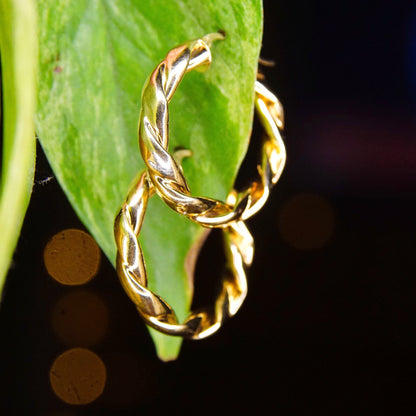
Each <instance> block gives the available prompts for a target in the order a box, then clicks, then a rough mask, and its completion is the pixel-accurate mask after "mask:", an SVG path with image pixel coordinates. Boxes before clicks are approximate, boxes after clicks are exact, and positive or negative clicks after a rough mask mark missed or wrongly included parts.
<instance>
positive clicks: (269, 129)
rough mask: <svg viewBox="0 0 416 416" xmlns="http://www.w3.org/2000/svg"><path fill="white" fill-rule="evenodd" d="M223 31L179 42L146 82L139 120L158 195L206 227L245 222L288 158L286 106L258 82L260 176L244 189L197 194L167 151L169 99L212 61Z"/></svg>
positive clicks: (141, 140)
mask: <svg viewBox="0 0 416 416" xmlns="http://www.w3.org/2000/svg"><path fill="white" fill-rule="evenodd" d="M218 38H222V35H220V34H217V33H216V34H210V35H207V36H205V37H204V38H202V39H199V40H196V41H192V42H189V43H187V44H184V45H182V46H179V47H177V48H175V49H173V50H172V51H170V52H169V53H168V55H167V56H166V58H165V59H164V60H163V61H162V62H161V63H160V64H159V65H158V66H157V67H156V69H155V70H154V71H153V73H152V74H151V76H150V77H149V79H148V80H147V82H146V84H145V86H144V87H143V92H142V109H141V112H140V119H139V143H140V150H141V153H142V157H143V160H144V161H145V163H146V165H147V168H148V172H149V178H150V179H151V181H152V183H153V185H154V186H155V190H156V192H157V193H158V195H159V196H160V197H161V198H162V199H163V200H164V201H165V203H166V204H167V205H168V206H169V207H171V208H172V209H174V210H175V211H176V212H178V213H180V214H182V215H185V216H187V217H188V218H190V219H191V220H193V221H195V222H196V223H198V224H200V225H202V226H204V227H210V228H213V227H225V226H227V225H228V224H230V223H231V222H232V221H235V220H246V219H248V218H250V217H251V216H252V215H254V214H255V213H257V212H258V211H259V210H260V209H261V208H262V207H263V205H264V204H265V202H266V200H267V198H268V196H269V194H270V189H271V187H272V186H273V185H275V184H276V182H277V181H278V179H279V178H280V175H281V173H282V170H283V167H284V165H285V161H286V150H285V146H284V143H283V140H282V137H281V135H280V129H283V107H282V105H281V103H280V102H279V100H278V99H277V98H276V97H275V96H274V95H273V93H271V92H270V91H269V90H268V89H267V88H266V87H264V86H263V85H262V84H260V83H259V82H256V84H255V93H256V99H255V104H256V111H257V113H258V115H259V117H260V121H261V123H262V124H263V126H264V128H265V132H266V138H265V140H264V142H263V146H262V161H261V165H259V166H258V172H259V177H258V178H257V180H256V181H254V182H253V183H252V184H251V185H250V186H249V187H248V188H247V189H246V190H244V191H243V192H237V191H236V190H233V191H231V193H230V195H229V196H228V198H227V201H226V202H225V203H224V202H221V201H218V200H215V199H211V198H205V197H193V196H192V195H191V192H190V190H189V186H188V183H187V181H186V179H185V177H184V175H183V173H182V169H181V168H180V166H178V164H177V162H176V161H175V159H174V157H173V156H172V155H171V154H170V153H169V152H168V150H167V149H168V142H169V129H168V122H169V110H168V103H169V101H170V100H171V99H172V96H173V94H174V92H175V91H176V88H177V87H178V85H179V84H180V82H181V80H182V78H183V77H184V75H185V73H186V72H188V71H190V70H192V69H196V68H198V67H200V68H203V69H206V68H207V67H208V66H209V65H210V63H211V52H210V47H209V45H210V43H211V42H212V41H213V40H215V39H218Z"/></svg>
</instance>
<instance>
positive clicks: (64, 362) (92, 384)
mask: <svg viewBox="0 0 416 416" xmlns="http://www.w3.org/2000/svg"><path fill="white" fill-rule="evenodd" d="M106 378H107V371H106V367H105V365H104V363H103V362H102V360H101V359H100V357H98V355H97V354H95V353H93V352H92V351H90V350H88V349H85V348H73V349H71V350H67V351H65V352H64V353H62V354H61V355H59V356H58V357H57V358H56V360H55V361H54V363H53V364H52V367H51V369H50V370H49V380H50V383H51V386H52V390H53V391H54V393H55V394H56V395H57V396H58V397H59V398H60V399H61V400H62V401H64V402H65V403H68V404H77V405H82V404H88V403H91V402H93V401H94V400H96V399H97V398H98V397H99V396H100V395H101V394H102V392H103V390H104V387H105V383H106Z"/></svg>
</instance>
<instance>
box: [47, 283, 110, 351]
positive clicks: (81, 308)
mask: <svg viewBox="0 0 416 416" xmlns="http://www.w3.org/2000/svg"><path fill="white" fill-rule="evenodd" d="M51 319H52V327H53V329H54V331H55V333H56V334H57V335H58V337H59V338H60V339H61V341H63V342H64V343H65V344H66V345H68V346H71V347H73V346H82V347H90V346H92V345H95V344H97V343H98V342H100V341H101V340H102V339H103V338H104V336H105V335H106V333H107V329H108V322H109V311H108V307H107V305H106V304H105V303H104V302H103V300H102V299H101V298H100V296H98V295H97V294H96V293H94V292H91V291H87V290H79V291H76V292H73V293H69V294H67V295H65V296H63V297H61V298H60V299H59V300H58V302H57V303H56V304H55V306H54V308H53V311H52V317H51Z"/></svg>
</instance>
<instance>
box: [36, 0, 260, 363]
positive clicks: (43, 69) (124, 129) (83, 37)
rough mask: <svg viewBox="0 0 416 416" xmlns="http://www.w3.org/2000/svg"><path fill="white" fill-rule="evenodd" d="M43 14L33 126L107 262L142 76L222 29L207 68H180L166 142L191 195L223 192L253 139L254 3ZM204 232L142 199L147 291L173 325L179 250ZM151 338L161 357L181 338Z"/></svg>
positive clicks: (133, 167)
mask: <svg viewBox="0 0 416 416" xmlns="http://www.w3.org/2000/svg"><path fill="white" fill-rule="evenodd" d="M39 15H40V27H41V28H42V29H41V32H40V88H39V110H38V113H37V132H38V134H39V137H40V140H41V143H42V146H43V148H44V150H45V152H46V155H47V157H48V159H49V161H50V163H51V165H52V168H53V170H54V172H55V174H56V176H57V178H58V180H59V182H60V184H61V186H62V187H63V189H64V191H65V192H66V194H67V196H68V198H69V200H70V202H71V203H72V205H73V207H74V208H75V210H76V212H77V213H78V215H79V217H80V218H81V219H82V221H83V222H84V223H85V224H86V226H87V227H88V229H89V230H90V232H91V233H92V235H93V236H94V237H95V239H96V240H97V242H98V243H99V244H100V246H101V247H102V249H103V250H104V252H105V253H106V255H107V256H108V258H109V259H110V261H111V262H113V264H114V261H115V256H116V251H115V244H114V241H113V220H114V216H115V214H116V212H117V210H118V208H119V206H120V204H121V202H122V201H123V199H124V198H125V196H126V193H127V190H128V187H129V184H130V182H131V181H132V179H133V178H134V177H135V176H136V174H137V172H138V171H139V170H140V169H142V168H143V167H144V163H143V161H142V160H141V156H140V152H139V149H138V143H137V131H136V130H137V122H138V116H139V110H140V96H141V89H142V87H143V84H144V82H145V79H146V78H147V77H148V76H149V75H150V73H151V72H152V70H153V69H154V68H155V67H156V65H157V64H158V63H159V62H160V61H161V60H162V59H163V58H164V57H165V56H166V54H167V53H168V51H169V50H170V49H172V48H173V47H175V46H177V45H178V44H181V43H183V42H185V41H188V40H191V39H196V38H199V37H201V36H203V35H205V34H207V33H210V32H216V31H218V30H219V29H222V30H225V32H226V33H227V38H226V40H225V41H222V42H218V43H216V44H215V45H214V46H213V64H212V66H211V68H210V70H209V71H208V72H206V73H204V74H200V73H196V72H195V73H192V72H191V73H190V74H188V75H187V76H186V77H185V79H184V81H183V83H182V85H181V86H180V87H179V89H178V91H177V93H176V94H175V97H174V98H173V100H172V103H171V106H170V120H171V126H170V128H171V141H170V148H171V149H173V148H174V147H175V146H182V147H185V148H188V149H192V151H193V152H194V156H193V157H191V158H189V159H186V160H184V162H183V166H184V172H185V175H186V177H187V179H188V180H189V185H190V188H191V190H192V192H193V194H194V195H205V196H210V197H213V198H220V199H224V198H225V197H226V196H227V194H228V192H229V190H230V189H231V186H232V183H233V180H234V178H235V176H236V172H237V171H238V167H239V164H240V162H241V160H242V158H243V156H244V153H245V151H246V148H247V144H248V140H249V133H250V128H251V122H252V111H253V98H254V81H255V77H256V71H257V59H258V55H259V50H260V42H261V34H262V6H261V1H260V0H232V1H222V0H204V1H202V0H158V1H139V0H136V1H133V0H130V1H121V0H120V1H117V0H106V1H104V0H103V1H97V0H92V1H81V0H58V1H56V0H53V1H52V0H40V1H39ZM202 232H203V230H202V229H201V228H198V227H197V226H196V225H195V224H193V223H191V222H190V221H189V220H187V219H186V218H184V217H181V216H180V215H178V214H176V213H174V212H173V211H171V210H170V209H169V208H167V207H166V206H164V204H163V203H162V202H161V201H160V200H159V198H157V197H154V198H152V200H151V201H150V204H149V207H148V212H147V215H146V218H145V222H144V227H143V230H142V233H141V236H140V240H141V242H142V247H143V250H144V255H145V259H146V264H147V269H148V274H149V287H150V289H151V290H153V291H155V292H157V293H158V294H160V295H161V296H162V297H164V298H165V299H166V300H167V301H168V302H169V303H170V304H171V305H172V307H173V308H174V309H175V311H176V313H177V315H178V318H179V319H181V320H183V319H185V318H186V316H187V314H188V313H189V308H190V302H191V298H192V270H191V269H192V267H190V265H189V264H188V266H186V258H187V253H188V252H189V250H190V247H191V246H192V245H193V244H195V243H196V242H197V240H198V238H199V237H200V236H201V234H202ZM188 263H189V262H188ZM114 278H115V279H116V278H117V276H116V273H114ZM126 302H128V300H127V298H126ZM151 334H152V336H153V338H154V341H155V345H156V349H157V353H158V355H159V357H160V358H162V359H164V360H169V359H174V358H176V356H177V354H178V352H179V348H180V344H181V339H179V338H175V337H168V336H165V335H161V334H159V333H156V332H155V331H151Z"/></svg>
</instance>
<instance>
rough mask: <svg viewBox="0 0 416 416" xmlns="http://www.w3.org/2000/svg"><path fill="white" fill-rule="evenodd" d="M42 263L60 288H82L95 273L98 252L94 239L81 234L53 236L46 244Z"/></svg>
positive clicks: (99, 257)
mask: <svg viewBox="0 0 416 416" xmlns="http://www.w3.org/2000/svg"><path fill="white" fill-rule="evenodd" d="M43 259H44V262H45V266H46V270H47V271H48V273H49V275H50V276H51V277H53V278H54V279H55V280H56V281H58V282H59V283H62V284H63V285H69V286H74V285H82V284H84V283H87V282H88V281H90V280H91V279H92V278H93V277H94V276H95V275H96V274H97V272H98V268H99V266H100V260H101V252H100V249H99V247H98V245H97V243H96V242H95V241H94V239H93V238H92V237H91V236H90V235H89V234H87V233H86V232H84V231H82V230H76V229H68V230H64V231H61V232H59V233H57V234H55V235H54V236H53V237H52V238H51V239H50V240H49V242H48V243H47V244H46V247H45V250H44V252H43Z"/></svg>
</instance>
